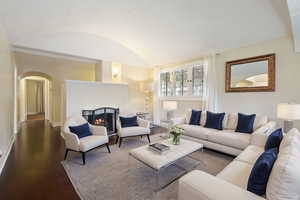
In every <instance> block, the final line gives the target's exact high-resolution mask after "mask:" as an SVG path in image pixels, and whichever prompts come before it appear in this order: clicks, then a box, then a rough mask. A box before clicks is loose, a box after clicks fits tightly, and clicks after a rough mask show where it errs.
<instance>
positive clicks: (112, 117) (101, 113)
mask: <svg viewBox="0 0 300 200" xmlns="http://www.w3.org/2000/svg"><path fill="white" fill-rule="evenodd" d="M118 115H119V109H118V108H112V107H102V108H98V109H96V110H83V111H82V116H83V117H84V118H85V119H86V120H87V121H88V122H89V123H90V124H92V125H96V126H105V127H106V128H107V134H108V135H109V136H112V135H115V134H116V132H117V126H116V124H117V117H118Z"/></svg>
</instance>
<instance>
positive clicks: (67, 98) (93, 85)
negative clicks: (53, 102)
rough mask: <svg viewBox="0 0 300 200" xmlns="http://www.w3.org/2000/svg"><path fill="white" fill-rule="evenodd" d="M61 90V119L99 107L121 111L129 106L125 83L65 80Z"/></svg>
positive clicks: (126, 109)
mask: <svg viewBox="0 0 300 200" xmlns="http://www.w3.org/2000/svg"><path fill="white" fill-rule="evenodd" d="M63 91H64V92H63V95H62V98H63V102H64V108H63V109H62V110H63V113H62V115H63V119H66V118H68V117H70V116H74V115H81V111H82V110H93V109H96V108H100V107H114V108H119V109H120V111H123V112H128V111H129V110H130V108H131V105H130V101H129V93H128V84H127V83H102V82H89V81H74V80H67V81H65V85H64V90H63Z"/></svg>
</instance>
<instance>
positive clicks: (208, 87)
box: [202, 54, 218, 112]
mask: <svg viewBox="0 0 300 200" xmlns="http://www.w3.org/2000/svg"><path fill="white" fill-rule="evenodd" d="M216 73H217V70H216V55H215V54H211V55H209V56H207V57H205V58H204V83H203V101H202V109H203V110H209V111H212V112H216V111H218V80H217V74H216Z"/></svg>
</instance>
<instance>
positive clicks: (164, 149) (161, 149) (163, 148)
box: [149, 143, 170, 154]
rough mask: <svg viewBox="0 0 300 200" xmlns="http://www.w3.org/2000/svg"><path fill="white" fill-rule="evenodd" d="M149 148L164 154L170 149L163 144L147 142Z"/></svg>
mask: <svg viewBox="0 0 300 200" xmlns="http://www.w3.org/2000/svg"><path fill="white" fill-rule="evenodd" d="M149 149H151V150H153V151H155V152H157V153H159V154H164V153H166V152H167V151H168V150H169V149H170V147H169V146H167V145H165V144H161V143H154V144H149Z"/></svg>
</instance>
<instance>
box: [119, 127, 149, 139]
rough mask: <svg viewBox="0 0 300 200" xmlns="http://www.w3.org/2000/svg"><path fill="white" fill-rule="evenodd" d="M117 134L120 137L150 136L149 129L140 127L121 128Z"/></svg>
mask: <svg viewBox="0 0 300 200" xmlns="http://www.w3.org/2000/svg"><path fill="white" fill-rule="evenodd" d="M119 134H120V136H121V137H128V136H137V135H146V134H150V129H149V128H144V127H141V126H133V127H126V128H122V130H121V131H120V132H119Z"/></svg>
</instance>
